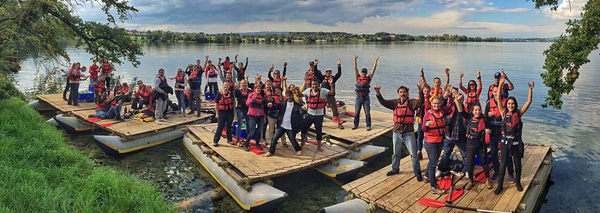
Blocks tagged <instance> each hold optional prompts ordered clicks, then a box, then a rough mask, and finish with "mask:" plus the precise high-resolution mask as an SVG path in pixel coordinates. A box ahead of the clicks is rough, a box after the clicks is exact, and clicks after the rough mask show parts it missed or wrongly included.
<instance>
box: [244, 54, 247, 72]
mask: <svg viewBox="0 0 600 213" xmlns="http://www.w3.org/2000/svg"><path fill="white" fill-rule="evenodd" d="M246 68H248V57H246V63H245V64H244V70H246Z"/></svg>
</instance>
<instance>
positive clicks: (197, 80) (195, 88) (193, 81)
mask: <svg viewBox="0 0 600 213" xmlns="http://www.w3.org/2000/svg"><path fill="white" fill-rule="evenodd" d="M198 63H200V60H198ZM188 83H189V84H190V102H191V103H190V112H189V113H188V114H189V115H192V114H194V111H195V110H198V114H197V115H196V116H198V117H200V108H201V106H202V99H201V98H200V97H201V95H202V68H200V67H198V65H196V66H194V69H193V70H192V73H191V74H190V77H189V78H188Z"/></svg>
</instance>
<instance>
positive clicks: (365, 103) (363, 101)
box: [354, 95, 371, 127]
mask: <svg viewBox="0 0 600 213" xmlns="http://www.w3.org/2000/svg"><path fill="white" fill-rule="evenodd" d="M355 105H356V106H354V107H355V108H354V126H355V127H358V123H359V121H360V108H361V107H363V108H365V119H366V120H367V127H371V99H370V98H369V95H365V96H356V104H355Z"/></svg>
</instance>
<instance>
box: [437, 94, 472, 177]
mask: <svg viewBox="0 0 600 213" xmlns="http://www.w3.org/2000/svg"><path fill="white" fill-rule="evenodd" d="M450 96H452V97H454V100H455V101H454V103H452V102H448V103H447V105H449V106H450V110H449V111H448V113H447V116H448V117H447V123H446V126H447V131H446V134H445V137H444V139H443V144H444V145H443V149H444V154H443V155H442V159H441V160H440V163H439V165H438V168H439V170H440V171H441V172H445V173H446V172H449V171H450V155H451V154H452V152H453V151H454V147H455V146H456V147H458V151H459V152H460V156H467V150H466V136H465V135H466V130H465V124H464V123H465V118H464V117H463V116H462V114H461V113H459V112H458V109H457V107H458V106H457V105H461V107H463V105H464V104H463V101H464V100H462V98H464V97H463V96H462V95H460V94H459V91H458V88H455V87H453V88H451V89H450V92H448V90H446V92H445V94H444V98H445V99H446V100H450V98H449V97H450ZM462 162H463V171H461V172H458V175H459V176H463V175H464V172H466V169H467V158H466V157H463V158H462Z"/></svg>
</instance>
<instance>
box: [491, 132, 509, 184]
mask: <svg viewBox="0 0 600 213" xmlns="http://www.w3.org/2000/svg"><path fill="white" fill-rule="evenodd" d="M509 146H510V145H504V144H503V145H502V149H501V150H500V151H501V152H500V172H499V175H498V188H496V191H494V194H500V192H502V187H503V186H504V175H505V172H506V166H507V165H506V164H507V163H508V158H509V157H510V147H509Z"/></svg>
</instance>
